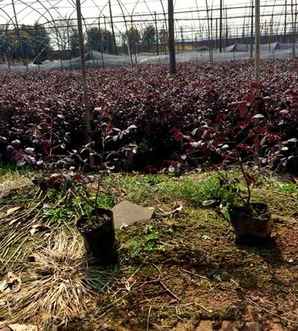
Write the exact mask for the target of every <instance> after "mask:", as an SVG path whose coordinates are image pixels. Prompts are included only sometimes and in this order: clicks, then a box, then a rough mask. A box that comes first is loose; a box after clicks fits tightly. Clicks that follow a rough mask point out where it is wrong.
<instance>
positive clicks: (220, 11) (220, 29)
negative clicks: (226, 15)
mask: <svg viewBox="0 0 298 331" xmlns="http://www.w3.org/2000/svg"><path fill="white" fill-rule="evenodd" d="M222 16H223V0H220V8H219V52H220V53H222V49H223V47H222V38H223V35H222Z"/></svg>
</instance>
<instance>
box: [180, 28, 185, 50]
mask: <svg viewBox="0 0 298 331" xmlns="http://www.w3.org/2000/svg"><path fill="white" fill-rule="evenodd" d="M180 39H181V48H182V50H183V51H184V36H183V26H182V25H181V26H180Z"/></svg>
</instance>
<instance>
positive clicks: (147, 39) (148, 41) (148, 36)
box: [142, 25, 156, 51]
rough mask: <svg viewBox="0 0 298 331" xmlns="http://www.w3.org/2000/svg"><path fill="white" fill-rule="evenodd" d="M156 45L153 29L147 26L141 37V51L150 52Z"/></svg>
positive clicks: (151, 26)
mask: <svg viewBox="0 0 298 331" xmlns="http://www.w3.org/2000/svg"><path fill="white" fill-rule="evenodd" d="M155 43H156V36H155V28H154V26H153V25H149V26H147V27H146V28H145V29H144V31H143V35H142V44H143V49H144V50H146V51H152V50H153V48H154V46H155Z"/></svg>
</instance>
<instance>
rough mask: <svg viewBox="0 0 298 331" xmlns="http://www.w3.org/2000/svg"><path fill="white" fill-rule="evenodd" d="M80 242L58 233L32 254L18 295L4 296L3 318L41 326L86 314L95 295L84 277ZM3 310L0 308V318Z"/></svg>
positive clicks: (85, 269) (83, 262)
mask: <svg viewBox="0 0 298 331" xmlns="http://www.w3.org/2000/svg"><path fill="white" fill-rule="evenodd" d="M83 254H84V248H83V243H82V240H81V239H80V238H79V237H78V236H77V235H73V236H67V235H65V234H60V235H59V236H58V237H57V238H56V239H55V241H54V242H53V239H52V240H51V241H50V242H49V244H48V247H47V248H44V249H42V250H41V251H40V252H38V253H36V254H34V262H32V263H31V264H30V265H29V268H31V270H30V272H28V273H23V274H22V275H21V278H22V285H21V289H20V291H18V292H17V293H9V294H6V296H5V297H2V298H1V297H0V300H2V302H3V301H5V302H6V307H5V308H6V309H5V310H6V311H5V317H7V318H8V319H9V320H12V321H18V322H21V321H28V320H35V321H38V322H39V323H42V324H48V323H49V322H53V323H55V324H64V325H65V324H67V323H68V322H69V321H70V320H72V319H74V318H79V317H82V316H83V315H84V313H85V312H86V311H87V309H88V306H89V304H90V303H91V301H92V297H93V295H94V293H93V291H92V288H91V284H90V282H89V280H88V276H87V262H86V259H85V258H84V255H83ZM2 310H3V307H2V308H1V307H0V315H1V313H2Z"/></svg>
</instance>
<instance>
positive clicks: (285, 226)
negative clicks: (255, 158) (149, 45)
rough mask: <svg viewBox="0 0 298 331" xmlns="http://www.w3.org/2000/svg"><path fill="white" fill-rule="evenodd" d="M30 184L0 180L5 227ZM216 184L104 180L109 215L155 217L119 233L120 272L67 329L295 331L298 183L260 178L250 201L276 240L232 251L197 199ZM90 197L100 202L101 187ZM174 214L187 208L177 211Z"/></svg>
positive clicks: (225, 225)
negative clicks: (263, 211)
mask: <svg viewBox="0 0 298 331" xmlns="http://www.w3.org/2000/svg"><path fill="white" fill-rule="evenodd" d="M32 175H33V174H32V173H30V172H25V173H18V172H14V171H11V170H7V171H4V170H3V171H2V172H1V177H0V183H1V184H0V185H2V186H0V188H1V189H2V201H1V205H0V208H1V209H0V220H2V221H3V219H5V217H6V215H7V213H8V211H9V210H12V208H14V207H20V206H22V208H24V207H26V206H28V205H27V201H26V195H27V196H28V197H29V196H31V191H32V190H33V187H32V186H30V180H29V179H28V177H32ZM229 175H231V176H236V175H237V176H238V174H234V173H233V172H232V173H231V174H229ZM214 176H216V173H214V172H212V173H203V174H196V173H193V174H188V175H185V176H183V177H180V178H176V177H169V176H165V175H156V176H153V175H150V176H149V175H148V176H145V175H140V174H134V175H126V174H119V175H117V174H115V175H111V176H107V177H103V178H102V180H101V185H100V194H101V196H102V197H104V198H103V200H102V205H103V206H105V207H112V205H114V204H115V203H117V202H119V201H121V200H123V199H128V200H130V201H132V202H135V203H139V204H141V205H143V206H150V207H154V208H155V216H154V218H153V219H152V220H151V221H150V223H142V224H135V225H132V226H129V227H124V228H122V229H120V230H118V231H117V234H116V235H117V241H118V251H119V257H120V267H119V269H118V270H114V271H113V272H112V273H111V275H112V276H111V278H110V279H109V283H108V285H107V287H105V290H104V291H101V292H97V293H96V294H95V295H94V297H93V302H92V304H90V309H89V310H86V311H84V312H83V313H82V316H77V318H76V319H73V320H72V321H70V322H69V324H68V330H120V331H125V330H135V331H138V330H176V331H180V330H197V331H203V330H226V331H228V330H265V331H266V330H268V331H269V330H274V331H278V330H292V331H294V330H298V258H297V252H298V204H297V198H298V186H297V180H296V179H295V178H290V179H287V180H285V179H281V178H277V177H274V176H273V175H271V174H268V175H261V174H258V177H257V178H258V180H257V182H256V184H255V185H254V188H253V200H254V201H265V202H267V203H268V205H269V207H270V210H271V213H272V218H273V234H272V238H273V240H272V242H271V243H269V244H267V245H263V246H261V247H253V246H239V245H236V244H235V236H234V232H233V229H232V227H231V225H230V223H229V222H228V221H227V220H225V218H224V217H223V216H222V214H221V213H220V211H219V208H217V207H208V208H204V207H202V206H201V203H200V202H202V201H200V200H204V199H205V198H206V197H207V198H208V194H207V195H206V194H205V193H206V192H205V193H204V192H203V193H202V191H201V188H202V187H205V188H206V184H203V183H204V181H206V180H208V179H209V178H212V177H214ZM18 183H20V186H19V185H18ZM200 183H202V185H201V184H200ZM28 185H29V186H28ZM19 187H20V188H19ZM4 188H8V189H7V190H8V191H7V190H6V191H5V193H4ZM12 189H16V190H17V191H11V190H12ZM207 189H208V190H210V189H212V187H209V188H207ZM88 190H89V192H90V193H91V194H92V193H95V191H96V190H97V184H96V183H93V184H90V185H89V188H88ZM9 192H10V193H9ZM12 192H13V193H12ZM0 194H1V192H0ZM204 194H205V195H204ZM17 197H18V198H17ZM177 206H180V207H182V208H178V209H177V210H176V211H175V209H176V208H177ZM72 224H73V223H72ZM69 226H74V225H71V223H70V225H69ZM0 228H1V222H0ZM63 229H64V228H62V227H61V231H64V230H63ZM0 230H1V229H0ZM16 231H17V229H16ZM55 231H56V230H55ZM0 232H1V231H0ZM42 243H43V241H41V244H42ZM33 247H34V245H33ZM33 249H34V248H33ZM31 251H32V250H31ZM8 270H9V271H14V272H18V270H19V268H18V266H16V265H15V264H10V265H8V266H7V267H6V268H2V269H1V272H2V276H4V275H5V273H6V272H7V271H8ZM22 272H26V271H24V270H22ZM0 276H1V274H0ZM0 279H1V278H0ZM0 311H1V310H0ZM4 317H5V318H7V315H5V316H3V319H4ZM34 319H35V318H32V319H31V318H29V321H24V320H21V321H18V322H32V323H34ZM0 321H1V316H0ZM62 329H67V327H62Z"/></svg>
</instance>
